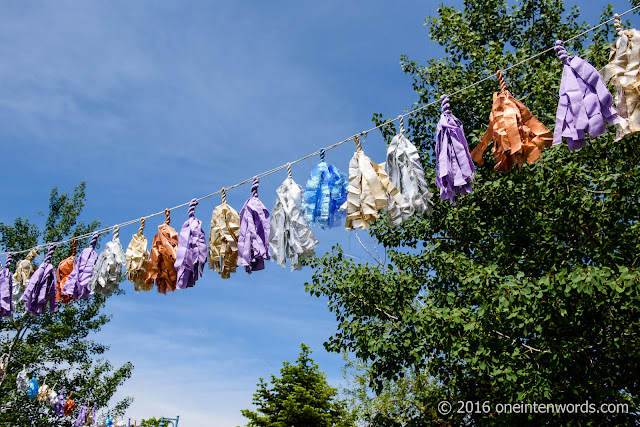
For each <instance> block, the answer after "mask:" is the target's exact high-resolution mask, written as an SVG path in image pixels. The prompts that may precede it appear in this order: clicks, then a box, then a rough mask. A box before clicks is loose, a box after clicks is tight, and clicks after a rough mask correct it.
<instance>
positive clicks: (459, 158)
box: [436, 95, 475, 206]
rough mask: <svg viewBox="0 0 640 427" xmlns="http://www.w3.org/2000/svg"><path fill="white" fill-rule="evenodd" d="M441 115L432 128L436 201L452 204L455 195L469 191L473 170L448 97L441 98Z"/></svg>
mask: <svg viewBox="0 0 640 427" xmlns="http://www.w3.org/2000/svg"><path fill="white" fill-rule="evenodd" d="M440 101H441V102H442V110H441V111H442V113H441V115H440V121H439V122H438V126H437V128H436V185H437V186H438V187H439V188H440V198H441V199H442V200H449V201H450V202H451V203H452V204H453V205H454V206H455V204H456V198H455V196H456V193H460V194H469V193H471V192H472V191H473V189H472V188H471V183H472V182H473V172H474V171H475V166H474V165H473V160H472V159H471V154H469V146H468V145H467V139H466V138H465V136H464V129H463V127H462V122H461V121H460V120H459V119H458V118H457V117H456V116H454V115H453V114H452V113H451V109H450V107H449V97H448V96H446V95H442V97H441V98H440Z"/></svg>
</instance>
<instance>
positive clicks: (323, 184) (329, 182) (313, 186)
mask: <svg viewBox="0 0 640 427" xmlns="http://www.w3.org/2000/svg"><path fill="white" fill-rule="evenodd" d="M348 186H349V182H348V180H347V176H346V175H345V174H344V173H342V172H341V171H340V170H339V169H338V168H336V167H335V166H333V165H330V164H327V162H325V161H324V150H320V163H318V164H317V165H316V167H315V168H314V169H313V171H311V176H310V177H309V180H308V181H307V186H306V187H305V189H304V203H305V219H306V221H307V223H308V224H309V225H319V226H320V227H322V228H331V227H333V226H335V225H338V222H339V221H340V220H341V219H342V218H344V217H345V212H344V211H343V210H340V206H342V205H343V204H344V203H345V202H346V201H347V194H348V192H347V187H348Z"/></svg>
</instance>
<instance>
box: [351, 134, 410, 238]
mask: <svg viewBox="0 0 640 427" xmlns="http://www.w3.org/2000/svg"><path fill="white" fill-rule="evenodd" d="M354 141H355V142H356V147H357V151H356V152H355V153H354V155H353V157H352V158H351V161H350V162H349V188H348V191H349V194H348V195H347V201H346V202H345V203H344V204H343V205H342V206H341V208H340V209H345V210H346V213H347V219H346V221H345V228H346V229H347V230H353V229H354V228H369V226H370V225H371V222H373V221H375V220H376V219H377V218H379V217H380V214H379V213H378V210H379V209H382V208H385V207H386V206H387V205H388V203H389V198H392V199H394V201H395V202H396V203H397V204H402V202H403V199H402V195H400V192H399V191H398V189H397V188H396V187H395V185H393V184H392V183H391V181H390V180H389V176H388V175H387V174H386V172H385V171H384V163H382V164H380V165H379V164H377V163H373V162H372V161H371V159H369V158H368V157H367V156H366V155H365V154H364V152H363V151H362V146H361V145H360V140H359V139H358V137H357V136H355V137H354Z"/></svg>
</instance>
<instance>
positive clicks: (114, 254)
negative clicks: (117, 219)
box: [89, 225, 125, 296]
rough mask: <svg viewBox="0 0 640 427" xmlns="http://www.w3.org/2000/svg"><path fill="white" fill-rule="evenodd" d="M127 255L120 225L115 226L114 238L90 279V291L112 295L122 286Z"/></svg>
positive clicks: (103, 252)
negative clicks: (123, 246)
mask: <svg viewBox="0 0 640 427" xmlns="http://www.w3.org/2000/svg"><path fill="white" fill-rule="evenodd" d="M124 263H125V256H124V250H123V249H122V244H121V243H120V227H119V226H117V225H115V226H114V227H113V239H112V240H111V241H110V242H107V244H106V245H105V248H104V250H103V251H102V252H100V255H99V256H98V259H97V260H96V263H95V264H94V265H93V274H92V276H91V280H90V281H89V291H91V293H100V294H103V295H105V296H110V295H111V294H113V292H114V291H115V290H117V289H118V288H119V287H120V282H121V281H122V279H123V276H124V269H125V266H124Z"/></svg>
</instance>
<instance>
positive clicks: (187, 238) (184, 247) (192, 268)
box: [174, 199, 208, 289]
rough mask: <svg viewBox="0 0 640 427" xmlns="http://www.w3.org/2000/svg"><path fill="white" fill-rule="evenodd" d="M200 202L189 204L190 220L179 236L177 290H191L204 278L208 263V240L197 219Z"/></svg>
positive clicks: (183, 226) (193, 201)
mask: <svg viewBox="0 0 640 427" xmlns="http://www.w3.org/2000/svg"><path fill="white" fill-rule="evenodd" d="M197 205H198V200H197V199H193V200H191V203H189V219H188V220H186V221H185V223H184V224H183V225H182V229H181V230H180V236H178V249H177V251H176V262H175V264H174V267H175V269H176V271H177V272H178V282H177V283H176V288H177V289H186V288H191V287H193V286H194V285H195V284H196V280H198V278H199V277H201V276H202V271H203V270H204V266H205V264H206V263H207V250H208V247H207V240H206V238H205V236H204V231H202V221H200V220H199V219H197V218H196V215H195V212H196V206H197Z"/></svg>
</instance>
